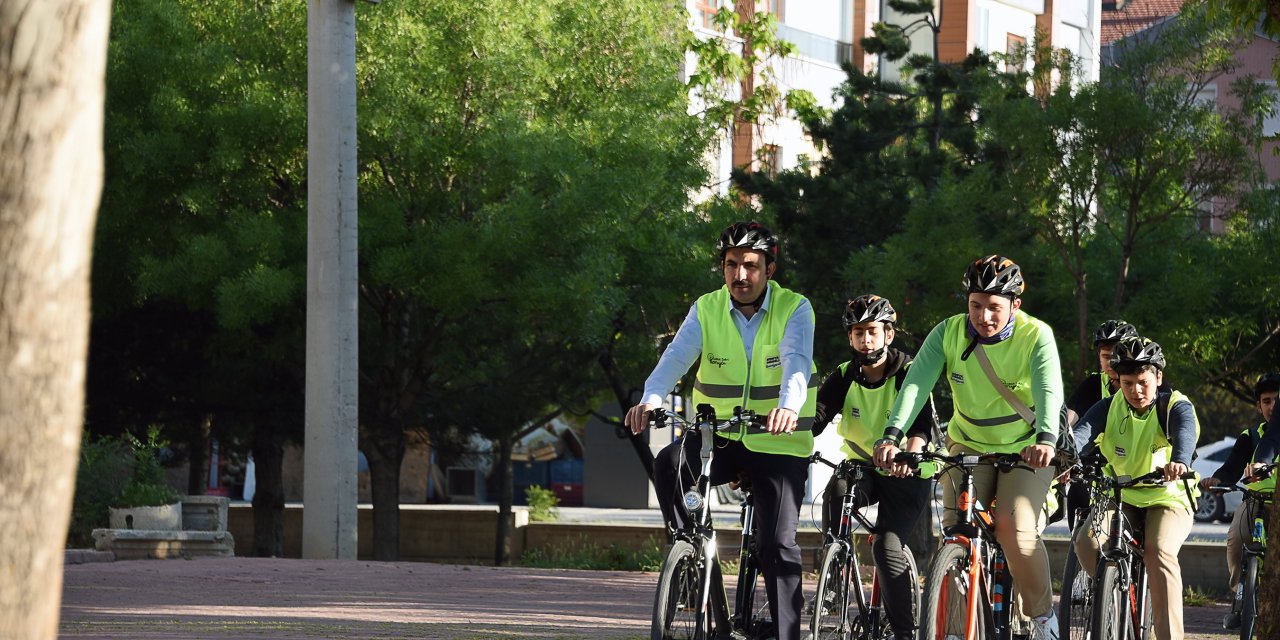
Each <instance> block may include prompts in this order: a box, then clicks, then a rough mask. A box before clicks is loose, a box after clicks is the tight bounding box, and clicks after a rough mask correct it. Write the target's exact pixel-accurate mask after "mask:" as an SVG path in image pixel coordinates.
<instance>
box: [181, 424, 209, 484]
mask: <svg viewBox="0 0 1280 640" xmlns="http://www.w3.org/2000/svg"><path fill="white" fill-rule="evenodd" d="M212 423H213V416H210V415H206V416H205V417H204V419H202V420H201V421H200V427H199V428H196V429H192V430H191V437H190V438H188V439H187V462H188V464H187V495H192V496H202V495H204V494H205V492H206V490H207V487H208V486H209V478H208V469H207V468H206V467H205V461H207V460H208V459H209V456H208V453H209V430H210V428H211V426H212Z"/></svg>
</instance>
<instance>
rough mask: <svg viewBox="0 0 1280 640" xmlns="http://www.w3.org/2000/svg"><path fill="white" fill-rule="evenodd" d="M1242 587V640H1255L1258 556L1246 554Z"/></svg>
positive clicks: (1241, 577)
mask: <svg viewBox="0 0 1280 640" xmlns="http://www.w3.org/2000/svg"><path fill="white" fill-rule="evenodd" d="M1240 588H1241V600H1240V640H1253V626H1254V624H1255V623H1256V622H1257V620H1258V556H1255V555H1253V554H1250V553H1246V554H1245V556H1244V566H1243V567H1241V570H1240Z"/></svg>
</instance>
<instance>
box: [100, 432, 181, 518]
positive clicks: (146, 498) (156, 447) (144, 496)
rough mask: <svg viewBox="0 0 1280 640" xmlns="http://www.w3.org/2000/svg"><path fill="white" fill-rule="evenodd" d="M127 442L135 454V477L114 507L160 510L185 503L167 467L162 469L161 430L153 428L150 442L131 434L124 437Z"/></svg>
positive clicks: (122, 491)
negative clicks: (160, 508) (169, 476)
mask: <svg viewBox="0 0 1280 640" xmlns="http://www.w3.org/2000/svg"><path fill="white" fill-rule="evenodd" d="M124 439H125V440H126V441H127V442H128V443H129V448H130V449H132V451H133V474H132V475H131V476H130V477H129V482H128V484H126V485H125V487H124V489H123V490H121V491H120V493H119V494H117V495H116V497H115V500H113V501H112V503H111V506H113V507H159V506H161V505H166V504H173V503H175V502H177V501H179V500H181V499H182V496H181V495H180V494H179V493H178V492H177V491H176V490H174V488H173V486H172V485H170V484H169V479H168V478H167V477H166V476H165V473H164V467H162V466H160V449H161V448H162V447H164V442H162V441H161V440H160V427H149V428H148V429H147V439H146V441H142V440H139V439H138V438H137V437H136V436H134V435H133V434H131V433H126V434H124Z"/></svg>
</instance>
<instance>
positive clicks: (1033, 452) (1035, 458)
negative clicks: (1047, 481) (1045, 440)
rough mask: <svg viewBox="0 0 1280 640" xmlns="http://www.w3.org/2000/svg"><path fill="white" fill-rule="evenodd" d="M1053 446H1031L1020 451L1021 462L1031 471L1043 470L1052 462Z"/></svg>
mask: <svg viewBox="0 0 1280 640" xmlns="http://www.w3.org/2000/svg"><path fill="white" fill-rule="evenodd" d="M1054 453H1055V450H1054V448H1053V445H1048V444H1033V445H1031V446H1028V447H1024V448H1023V449H1022V461H1023V462H1025V463H1027V466H1028V467H1031V468H1032V469H1043V468H1045V467H1047V466H1049V464H1050V463H1052V462H1053V454H1054Z"/></svg>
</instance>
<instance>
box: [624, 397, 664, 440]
mask: <svg viewBox="0 0 1280 640" xmlns="http://www.w3.org/2000/svg"><path fill="white" fill-rule="evenodd" d="M655 408H656V407H654V406H653V405H651V404H646V403H643V402H641V403H640V404H638V405H636V406H634V407H631V410H630V411H627V417H626V419H625V420H623V422H624V423H625V424H626V425H627V428H629V429H631V433H640V432H641V431H644V428H645V427H647V426H649V412H650V411H652V410H653V409H655Z"/></svg>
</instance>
